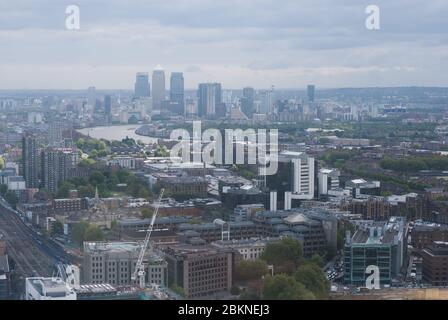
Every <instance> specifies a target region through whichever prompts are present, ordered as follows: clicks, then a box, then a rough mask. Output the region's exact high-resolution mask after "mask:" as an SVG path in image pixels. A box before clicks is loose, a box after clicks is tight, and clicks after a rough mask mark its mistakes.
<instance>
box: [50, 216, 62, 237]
mask: <svg viewBox="0 0 448 320" xmlns="http://www.w3.org/2000/svg"><path fill="white" fill-rule="evenodd" d="M63 234H64V225H63V224H62V222H61V221H59V220H56V221H55V222H54V223H53V226H52V228H51V235H52V236H59V235H63Z"/></svg>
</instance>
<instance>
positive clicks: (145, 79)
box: [134, 72, 151, 98]
mask: <svg viewBox="0 0 448 320" xmlns="http://www.w3.org/2000/svg"><path fill="white" fill-rule="evenodd" d="M150 92H151V91H150V85H149V76H148V73H146V72H139V73H137V74H136V76H135V87H134V96H135V97H136V98H143V97H149V96H150Z"/></svg>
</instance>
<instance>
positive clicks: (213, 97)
mask: <svg viewBox="0 0 448 320" xmlns="http://www.w3.org/2000/svg"><path fill="white" fill-rule="evenodd" d="M221 91H222V89H221V84H220V83H200V84H199V88H198V116H199V117H214V116H215V114H216V109H217V107H218V105H219V104H221V103H222V92H221Z"/></svg>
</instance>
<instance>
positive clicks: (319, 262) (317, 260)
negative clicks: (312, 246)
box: [310, 253, 325, 268]
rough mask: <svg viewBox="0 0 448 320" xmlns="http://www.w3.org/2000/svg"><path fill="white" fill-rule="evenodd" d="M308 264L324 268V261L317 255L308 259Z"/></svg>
mask: <svg viewBox="0 0 448 320" xmlns="http://www.w3.org/2000/svg"><path fill="white" fill-rule="evenodd" d="M310 262H312V263H314V264H315V265H317V266H318V267H319V268H323V267H325V261H324V259H323V258H322V257H321V256H320V255H319V254H318V253H315V254H313V256H312V257H311V259H310Z"/></svg>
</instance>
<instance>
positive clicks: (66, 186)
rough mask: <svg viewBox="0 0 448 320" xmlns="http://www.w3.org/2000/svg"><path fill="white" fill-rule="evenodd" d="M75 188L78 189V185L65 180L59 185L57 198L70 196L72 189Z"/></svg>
mask: <svg viewBox="0 0 448 320" xmlns="http://www.w3.org/2000/svg"><path fill="white" fill-rule="evenodd" d="M73 189H76V186H75V185H74V184H73V183H71V182H69V181H64V182H63V183H62V185H61V186H60V187H59V190H58V192H57V194H56V198H59V199H64V198H68V196H69V192H70V190H73Z"/></svg>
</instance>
